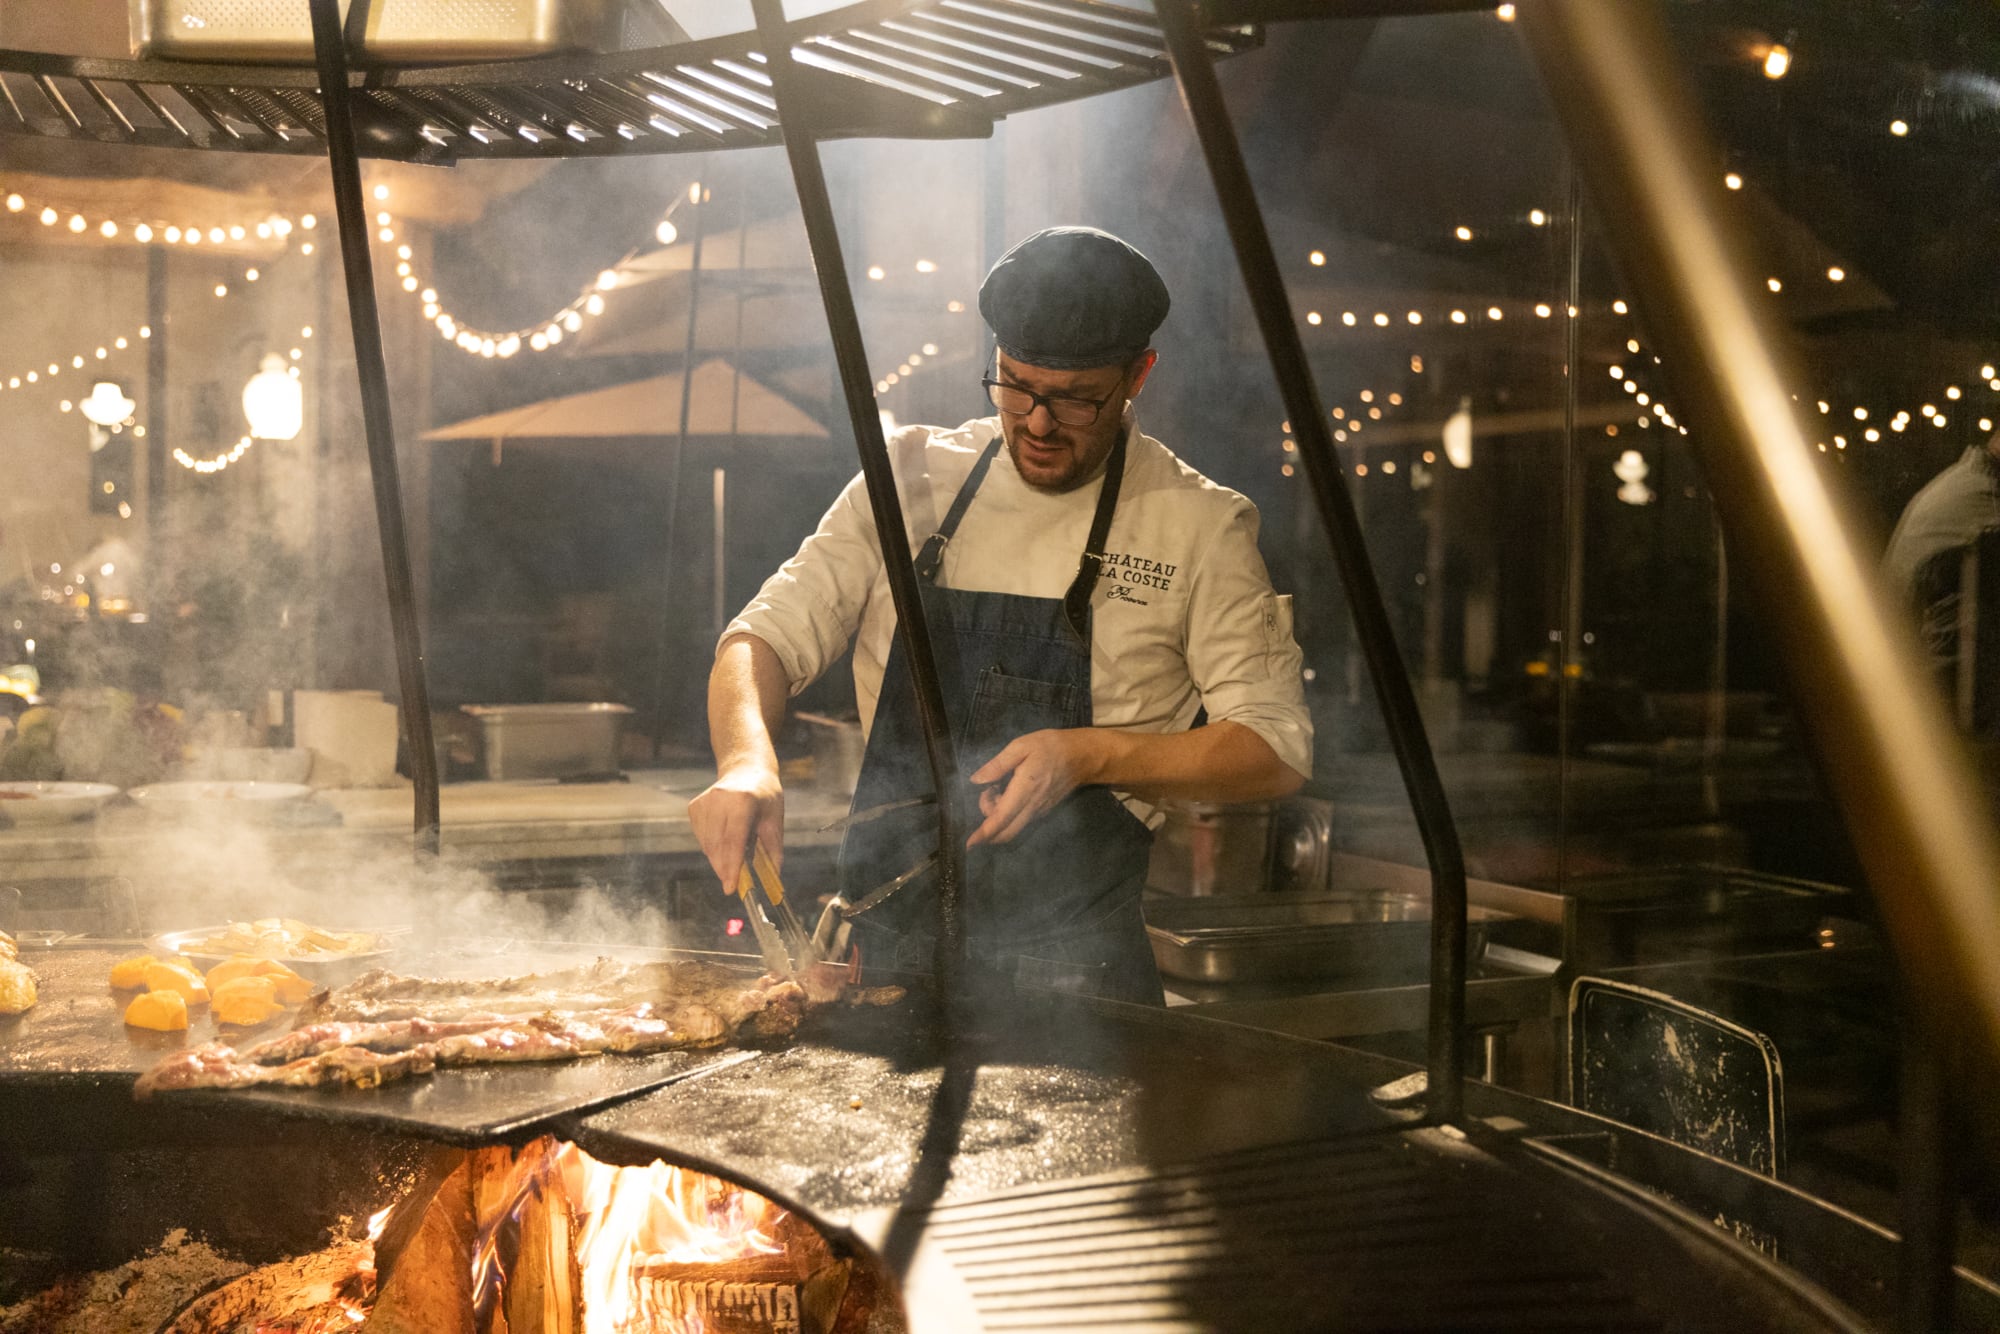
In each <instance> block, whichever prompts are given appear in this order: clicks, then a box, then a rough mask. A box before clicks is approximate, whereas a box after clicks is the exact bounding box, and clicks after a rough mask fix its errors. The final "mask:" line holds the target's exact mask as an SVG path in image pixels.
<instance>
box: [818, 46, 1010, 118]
mask: <svg viewBox="0 0 2000 1334" xmlns="http://www.w3.org/2000/svg"><path fill="white" fill-rule="evenodd" d="M813 45H814V46H815V47H816V48H818V49H819V50H822V51H836V52H839V53H840V55H841V57H843V58H844V59H845V60H846V61H848V62H850V63H852V64H853V65H855V66H856V67H858V68H861V69H874V70H883V71H887V73H886V75H885V76H884V77H886V78H890V79H894V80H897V81H899V82H907V81H909V80H917V81H919V82H918V83H917V84H916V85H914V86H916V87H920V88H921V87H925V86H928V89H929V91H927V92H925V93H924V94H923V95H924V96H925V97H927V98H929V99H931V100H933V101H937V102H940V103H941V104H943V105H946V106H950V105H954V104H956V103H958V102H961V101H963V100H964V98H965V95H966V93H968V92H970V93H973V94H974V95H975V96H980V97H990V96H992V95H993V94H994V93H996V92H998V91H999V90H998V89H997V88H995V89H983V90H982V89H979V88H976V87H968V86H967V85H966V84H965V83H964V81H963V80H959V79H949V78H941V77H939V76H938V75H936V74H934V73H932V72H931V71H929V70H926V69H923V68H922V67H921V66H919V65H918V64H917V63H916V62H914V61H910V60H900V59H897V58H896V57H894V56H890V55H887V54H885V53H883V52H880V51H870V50H868V49H867V48H866V47H864V46H862V45H860V44H859V43H857V42H854V41H851V40H848V39H845V38H841V37H815V38H814V39H813Z"/></svg>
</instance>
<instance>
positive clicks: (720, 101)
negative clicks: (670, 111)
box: [647, 70, 778, 131]
mask: <svg viewBox="0 0 2000 1334" xmlns="http://www.w3.org/2000/svg"><path fill="white" fill-rule="evenodd" d="M678 72H679V73H680V74H681V75H682V76H683V77H680V78H675V77H674V76H673V75H671V74H659V75H648V76H647V77H648V78H652V79H655V80H656V81H657V82H658V83H659V85H660V86H661V87H662V88H666V89H668V90H670V91H672V92H674V93H677V94H679V95H680V96H681V97H683V98H686V99H687V100H688V101H690V102H693V103H694V104H696V105H697V106H703V107H707V108H709V109H710V110H712V111H714V112H715V113H716V114H717V115H719V116H727V117H729V118H730V119H732V120H736V121H740V122H742V123H743V124H744V125H745V126H747V127H749V128H750V129H753V130H768V129H772V128H773V127H775V126H776V125H777V123H778V122H777V119H776V116H775V114H767V113H769V112H770V108H768V107H755V106H754V104H753V107H752V108H746V107H744V106H742V105H740V104H739V103H737V102H736V101H734V100H732V99H730V98H727V97H724V96H722V95H721V94H719V93H717V92H715V91H713V90H712V89H709V88H706V87H703V86H701V85H700V84H698V83H695V82H691V81H690V80H689V79H688V78H687V77H686V75H687V74H688V73H689V71H687V70H681V71H678ZM718 124H719V125H720V127H721V130H725V131H726V130H729V129H733V128H734V127H733V126H731V125H729V124H728V123H727V122H718Z"/></svg>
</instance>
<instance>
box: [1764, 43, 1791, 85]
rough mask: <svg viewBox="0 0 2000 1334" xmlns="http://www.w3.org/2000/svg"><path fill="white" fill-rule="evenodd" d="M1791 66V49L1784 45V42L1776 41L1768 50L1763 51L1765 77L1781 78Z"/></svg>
mask: <svg viewBox="0 0 2000 1334" xmlns="http://www.w3.org/2000/svg"><path fill="white" fill-rule="evenodd" d="M1791 67H1792V51H1791V48H1790V47H1788V46H1786V45H1785V44H1784V43H1782V42H1779V43H1776V44H1774V45H1773V46H1772V47H1771V49H1770V50H1769V51H1767V52H1765V53H1764V77H1765V78H1767V79H1782V78H1784V77H1785V74H1786V72H1787V71H1788V70H1790V69H1791Z"/></svg>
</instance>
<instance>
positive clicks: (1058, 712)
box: [965, 667, 1090, 768]
mask: <svg viewBox="0 0 2000 1334" xmlns="http://www.w3.org/2000/svg"><path fill="white" fill-rule="evenodd" d="M1089 722H1090V698H1089V696H1088V695H1087V694H1086V693H1085V692H1084V691H1083V690H1081V689H1079V688H1078V687H1076V686H1073V685H1068V684H1066V683H1064V682H1060V681H1037V680H1033V679H1031V678H1029V677H1025V676H1009V675H1008V674H1007V673H1005V672H1003V671H1001V670H1000V669H998V668H997V667H988V668H986V669H985V670H984V671H982V672H980V673H979V684H978V685H977V686H975V687H974V689H973V692H972V709H971V716H970V717H969V718H968V719H967V720H966V729H965V731H966V736H965V754H966V756H967V758H968V759H973V760H976V761H977V762H978V763H977V764H974V765H973V766H972V767H973V768H977V767H978V765H979V764H984V763H986V761H988V760H990V759H992V758H993V757H994V756H995V755H997V754H999V753H1000V751H1001V750H1002V749H1004V748H1005V747H1006V745H1007V743H1008V742H1010V741H1013V740H1014V739H1015V738H1016V737H1022V736H1026V735H1027V734H1028V733H1030V732H1039V731H1041V730H1042V729H1043V728H1048V727H1083V726H1087V725H1088V724H1089Z"/></svg>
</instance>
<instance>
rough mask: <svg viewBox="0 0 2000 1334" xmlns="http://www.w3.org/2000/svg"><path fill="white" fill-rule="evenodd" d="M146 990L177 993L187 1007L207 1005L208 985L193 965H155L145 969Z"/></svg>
mask: <svg viewBox="0 0 2000 1334" xmlns="http://www.w3.org/2000/svg"><path fill="white" fill-rule="evenodd" d="M146 990H148V991H177V992H179V993H180V996H181V999H182V1000H183V1001H185V1002H186V1003H187V1004H189V1005H206V1004H207V1003H208V984H207V983H206V982H204V981H203V980H202V976H201V974H200V973H199V972H197V971H196V970H195V967H194V965H192V964H188V965H186V966H183V965H181V964H177V963H155V964H153V965H152V966H151V967H149V968H147V969H146Z"/></svg>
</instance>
